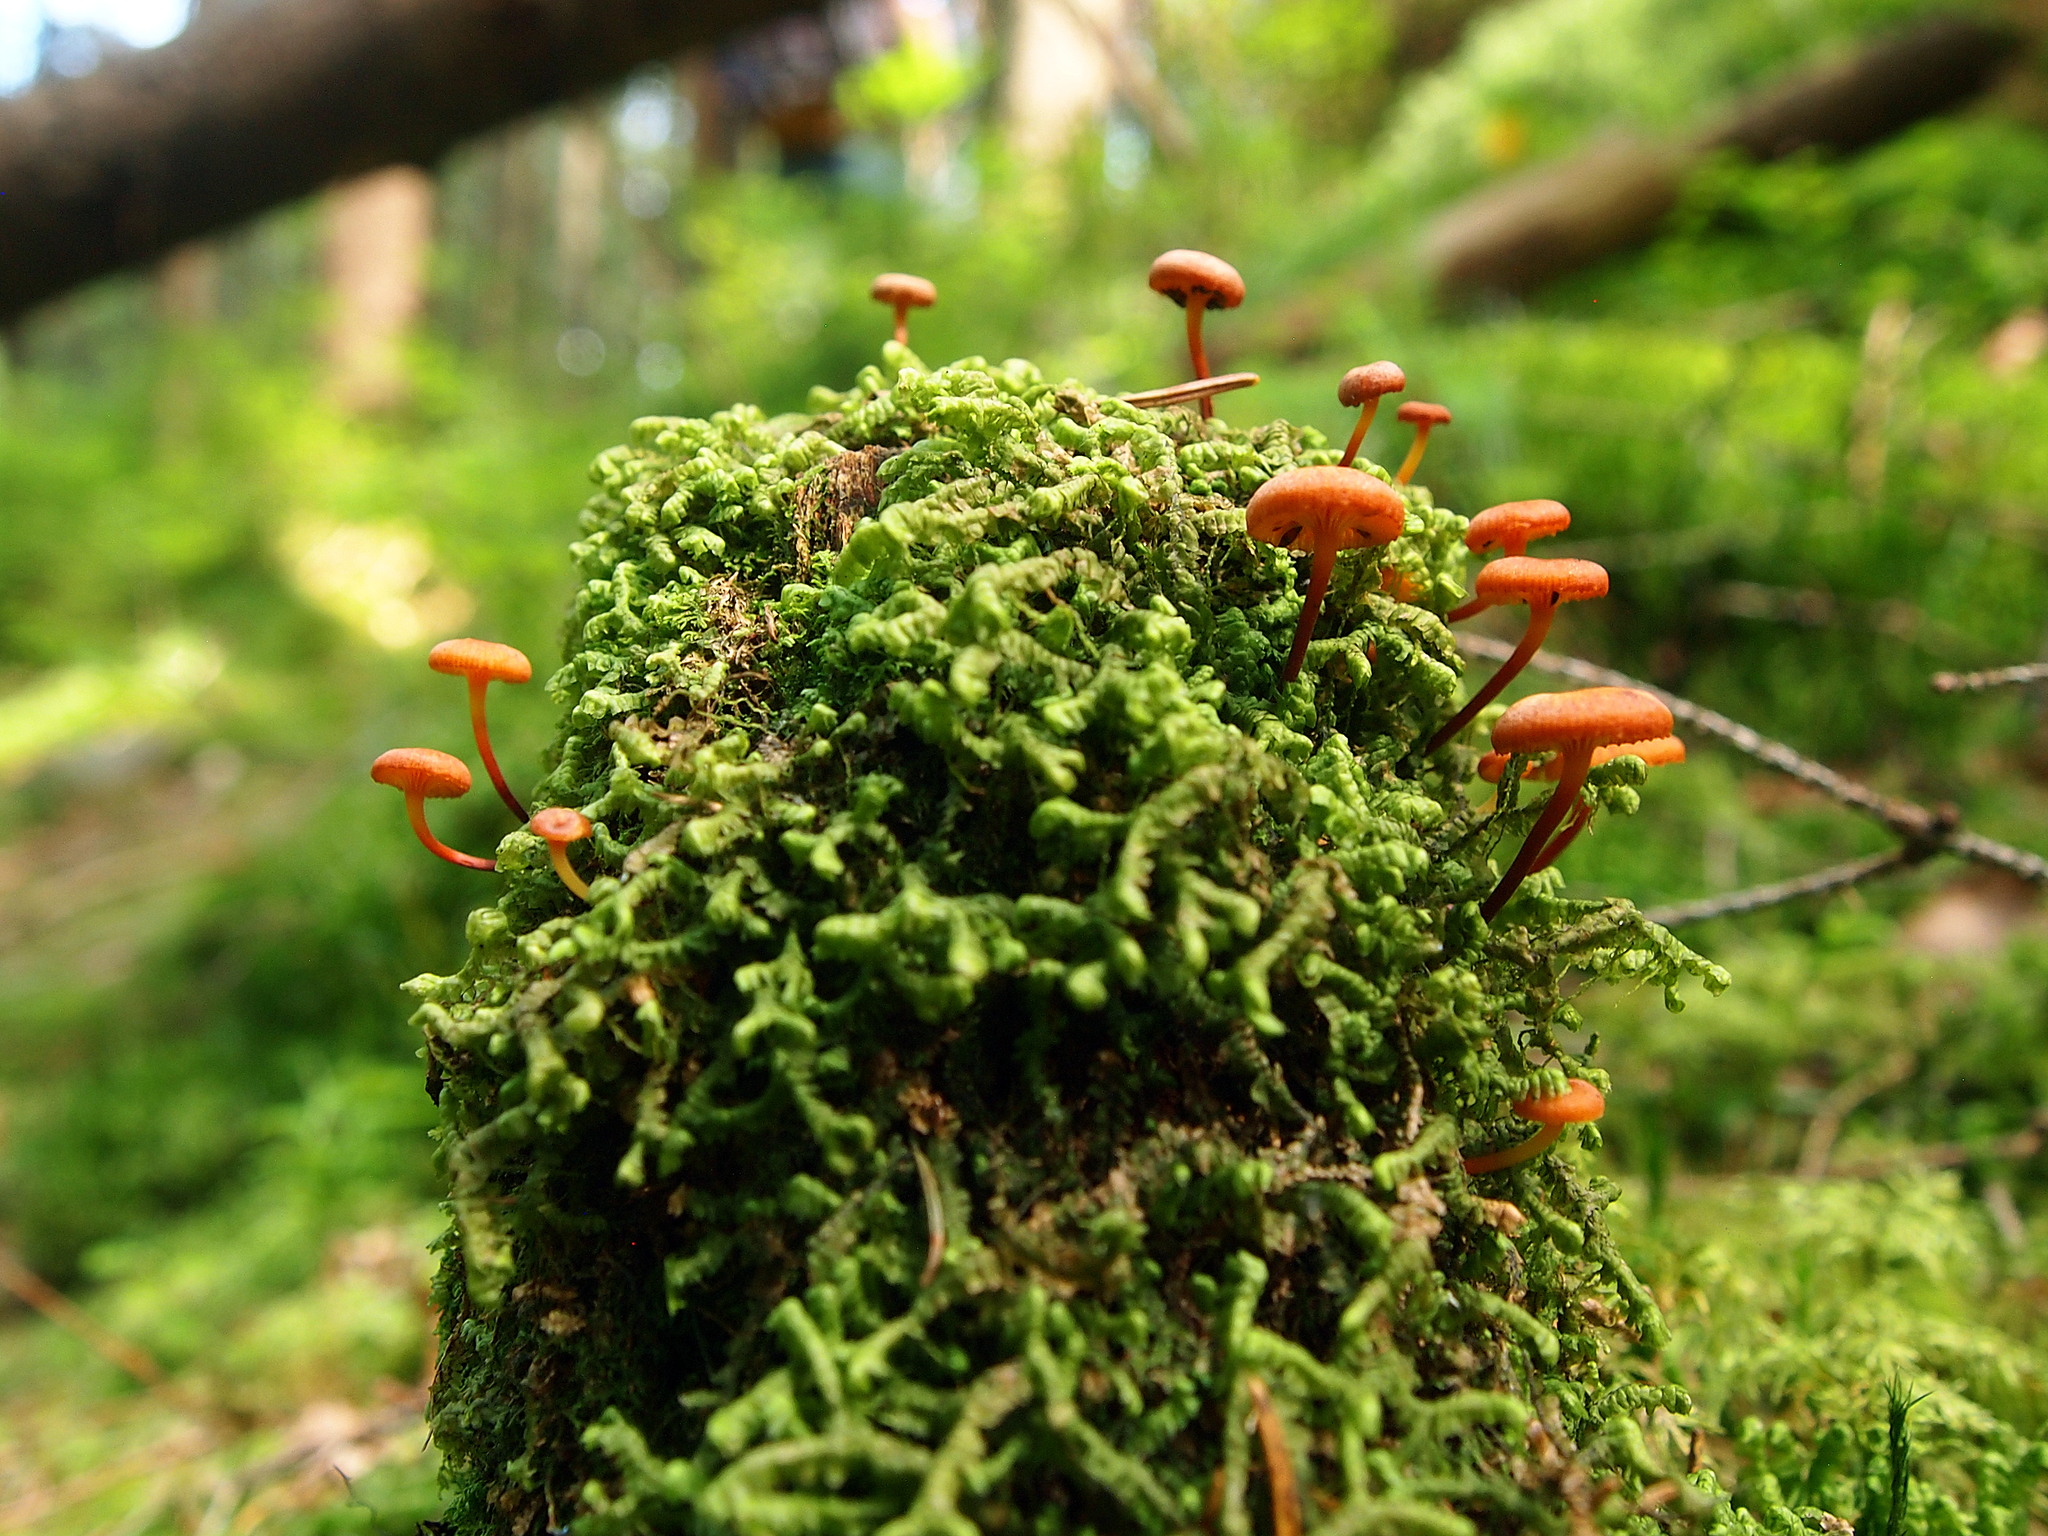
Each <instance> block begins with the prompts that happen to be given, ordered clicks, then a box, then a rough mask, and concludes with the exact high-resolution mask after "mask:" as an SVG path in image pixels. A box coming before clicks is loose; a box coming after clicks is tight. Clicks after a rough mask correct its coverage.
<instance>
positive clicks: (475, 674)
mask: <svg viewBox="0 0 2048 1536" xmlns="http://www.w3.org/2000/svg"><path fill="white" fill-rule="evenodd" d="M427 665H428V666H430V667H432V668H433V669H434V670H435V671H436V672H445V673H447V674H448V675H449V676H451V677H466V678H468V679H469V728H470V730H471V731H472V732H473V733H474V734H475V736H476V749H477V752H478V753H479V754H480V755H481V756H482V757H483V760H484V771H485V772H486V773H488V774H489V775H490V776H491V782H492V783H493V784H495V785H496V786H497V787H498V798H499V799H500V800H503V801H504V802H505V804H506V805H508V806H510V807H511V808H512V814H513V815H514V816H517V817H518V818H519V819H520V820H521V821H524V820H525V819H526V807H525V806H523V805H521V804H520V803H519V797H518V796H517V795H515V794H513V793H512V787H511V786H510V785H509V784H507V783H506V782H505V775H504V774H502V773H500V772H499V771H498V754H497V753H495V752H493V751H492V750H491V731H490V727H489V726H487V725H486V724H485V723H484V694H485V692H486V691H487V690H488V689H489V688H490V686H491V684H492V683H523V682H526V681H527V680H528V679H530V678H531V677H532V676H533V663H532V662H530V661H528V660H527V659H526V656H525V653H524V652H521V651H515V650H514V649H513V648H512V647H511V646H509V645H500V644H498V642H497V641H495V640H443V641H442V642H441V643H440V644H439V645H437V646H435V647H434V648H433V649H432V650H431V651H429V652H427Z"/></svg>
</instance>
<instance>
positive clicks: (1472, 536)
mask: <svg viewBox="0 0 2048 1536" xmlns="http://www.w3.org/2000/svg"><path fill="white" fill-rule="evenodd" d="M1571 525H1572V515H1571V513H1570V512H1568V511H1566V510H1565V505H1564V503H1563V502H1561V501H1504V502H1502V503H1501V504H1500V505H1499V506H1497V507H1488V508H1487V509H1486V510H1485V511H1484V512H1479V513H1475V514H1474V515H1473V518H1472V521H1471V522H1469V523H1467V524H1466V525H1465V547H1466V548H1467V549H1469V550H1471V551H1472V553H1473V554H1475V555H1483V554H1485V553H1486V551H1487V550H1489V549H1491V548H1493V547H1494V546H1495V545H1496V544H1498V545H1499V546H1500V550H1501V553H1502V554H1505V555H1521V554H1526V553H1528V550H1529V543H1530V541H1531V540H1532V539H1547V538H1549V537H1550V536H1551V535H1552V534H1556V533H1563V532H1564V531H1565V529H1567V528H1569V527H1571ZM1486 606H1487V605H1486V604H1485V603H1484V602H1481V601H1480V600H1479V599H1478V598H1477V597H1475V598H1473V599H1472V601H1470V602H1469V603H1461V604H1459V605H1458V606H1457V607H1456V608H1453V609H1452V610H1451V611H1450V612H1449V613H1447V614H1445V615H1444V622H1445V623H1446V624H1456V623H1458V622H1459V621H1461V620H1463V619H1469V618H1471V617H1472V615H1473V614H1475V613H1477V612H1479V611H1480V610H1481V609H1482V608H1485V607H1486Z"/></svg>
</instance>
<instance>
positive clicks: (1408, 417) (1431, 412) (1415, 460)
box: [1394, 400, 1451, 485]
mask: <svg viewBox="0 0 2048 1536" xmlns="http://www.w3.org/2000/svg"><path fill="white" fill-rule="evenodd" d="M1394 419H1395V420H1397V421H1405V422H1407V423H1408V424H1409V425H1410V426H1411V427H1413V428H1414V429H1415V445H1414V446H1413V447H1412V448H1410V449H1409V450H1408V457H1407V458H1405V459H1403V460H1402V461H1401V467H1400V469H1398V470H1397V471H1395V473H1394V484H1396V485H1406V484H1407V483H1408V482H1409V481H1410V480H1413V479H1414V478H1415V471H1416V470H1418V469H1420V468H1421V467H1422V450H1423V449H1424V448H1426V447H1428V446H1429V434H1430V430H1431V429H1432V428H1434V427H1448V426H1449V425H1450V424H1451V408H1450V407H1449V406H1447V405H1435V404H1432V403H1431V402H1430V401H1427V400H1409V401H1406V402H1405V403H1403V405H1402V406H1401V409H1400V410H1398V411H1396V412H1395V413H1394Z"/></svg>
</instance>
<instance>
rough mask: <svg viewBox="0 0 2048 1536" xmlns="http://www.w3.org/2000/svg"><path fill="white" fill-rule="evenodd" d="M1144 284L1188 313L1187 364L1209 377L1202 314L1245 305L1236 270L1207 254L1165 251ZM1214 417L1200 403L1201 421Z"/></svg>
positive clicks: (1200, 376)
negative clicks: (1149, 285) (1211, 310)
mask: <svg viewBox="0 0 2048 1536" xmlns="http://www.w3.org/2000/svg"><path fill="white" fill-rule="evenodd" d="M1147 281H1149V282H1150V283H1151V285H1152V291H1153V292H1154V293H1163V294H1165V295H1166V296H1167V297H1168V298H1169V299H1171V300H1173V302H1174V303H1176V304H1178V305H1179V306H1180V307H1181V308H1182V309H1185V310H1186V311H1187V312H1188V361H1189V362H1190V363H1192V364H1193V365H1194V370H1195V377H1196V378H1198V379H1206V378H1207V377H1209V354H1208V353H1207V352H1205V351H1203V350H1202V311H1203V310H1205V309H1235V308H1237V306H1238V305H1240V304H1242V303H1243V302H1244V279H1243V278H1242V277H1240V276H1238V273H1237V268H1235V267H1233V266H1232V265H1231V264H1230V263H1229V262H1227V261H1225V260H1224V259H1223V258H1222V257H1220V256H1211V255H1210V254H1209V253H1208V252H1207V251H1178V250H1176V251H1167V252H1165V253H1163V254H1162V255H1161V256H1160V257H1159V258H1158V259H1157V260H1156V261H1154V262H1153V263H1152V271H1151V274H1150V276H1149V277H1148V279H1147ZM1215 414H1216V407H1215V406H1214V405H1213V404H1211V403H1210V401H1209V400H1208V399H1207V397H1204V398H1203V400H1202V419H1203V420H1204V421H1207V420H1208V419H1209V418H1210V417H1211V416H1214V415H1215Z"/></svg>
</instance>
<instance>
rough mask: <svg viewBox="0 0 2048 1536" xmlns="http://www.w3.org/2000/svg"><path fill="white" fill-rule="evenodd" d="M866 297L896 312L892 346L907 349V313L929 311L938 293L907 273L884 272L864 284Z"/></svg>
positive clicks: (935, 289)
mask: <svg viewBox="0 0 2048 1536" xmlns="http://www.w3.org/2000/svg"><path fill="white" fill-rule="evenodd" d="M868 297H869V298H871V299H873V300H874V301H875V302H876V303H877V304H887V305H889V306H890V307H891V308H893V309H894V310H895V311H896V344H897V345H898V346H899V347H907V346H909V345H910V312H911V310H913V309H930V308H931V307H932V306H933V305H934V304H936V303H938V301H939V290H938V289H937V288H936V287H934V286H933V285H932V283H931V280H930V279H929V278H923V277H912V276H911V275H910V274H909V273H908V272H884V273H883V274H882V275H881V276H880V277H878V278H876V279H875V280H874V281H873V282H872V283H870V284H868Z"/></svg>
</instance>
